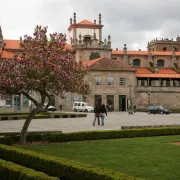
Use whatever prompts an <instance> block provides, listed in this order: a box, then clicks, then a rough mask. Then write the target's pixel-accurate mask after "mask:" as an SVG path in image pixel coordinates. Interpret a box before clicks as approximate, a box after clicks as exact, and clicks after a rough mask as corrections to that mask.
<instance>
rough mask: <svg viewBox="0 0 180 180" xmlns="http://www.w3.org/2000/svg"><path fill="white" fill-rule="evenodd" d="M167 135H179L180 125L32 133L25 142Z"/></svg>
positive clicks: (8, 143)
mask: <svg viewBox="0 0 180 180" xmlns="http://www.w3.org/2000/svg"><path fill="white" fill-rule="evenodd" d="M167 135H180V127H162V128H139V129H122V130H106V131H84V132H73V133H43V134H38V133H34V134H28V135H27V142H33V141H36V142H38V141H45V142H68V141H84V140H99V139H118V138H134V137H151V136H167ZM10 139H11V140H10ZM19 139H20V137H19V136H9V137H7V139H4V140H0V143H2V144H7V145H10V144H11V143H18V142H19ZM6 141H7V142H6ZM10 142H11V143H10Z"/></svg>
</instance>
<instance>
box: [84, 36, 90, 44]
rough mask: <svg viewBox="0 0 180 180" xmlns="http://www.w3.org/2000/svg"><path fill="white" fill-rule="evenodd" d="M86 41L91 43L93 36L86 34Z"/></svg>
mask: <svg viewBox="0 0 180 180" xmlns="http://www.w3.org/2000/svg"><path fill="white" fill-rule="evenodd" d="M83 41H84V43H90V42H91V36H90V35H86V36H84V40H83Z"/></svg>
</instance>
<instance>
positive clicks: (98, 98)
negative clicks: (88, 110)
mask: <svg viewBox="0 0 180 180" xmlns="http://www.w3.org/2000/svg"><path fill="white" fill-rule="evenodd" d="M96 104H98V105H102V96H101V95H95V96H94V106H96Z"/></svg>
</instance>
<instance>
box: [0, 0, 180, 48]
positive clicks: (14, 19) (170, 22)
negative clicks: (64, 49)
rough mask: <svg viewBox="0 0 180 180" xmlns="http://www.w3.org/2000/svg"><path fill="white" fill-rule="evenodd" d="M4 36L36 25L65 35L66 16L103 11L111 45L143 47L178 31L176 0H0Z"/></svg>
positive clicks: (25, 31) (16, 34)
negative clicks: (149, 42) (151, 41)
mask: <svg viewBox="0 0 180 180" xmlns="http://www.w3.org/2000/svg"><path fill="white" fill-rule="evenodd" d="M0 5H1V11H0V17H1V21H0V23H1V25H2V30H3V35H4V38H6V39H19V37H20V35H25V34H31V33H32V32H33V29H34V27H35V26H36V25H37V24H39V25H43V26H48V27H49V31H50V32H62V33H66V34H68V31H67V29H68V26H69V19H70V18H71V17H72V16H73V12H76V13H77V21H81V20H83V19H88V20H90V21H93V20H94V19H96V20H97V21H98V14H99V13H101V14H102V23H103V24H104V28H103V38H105V37H107V36H108V34H111V37H112V46H113V48H116V47H117V48H119V49H121V48H123V44H127V47H128V49H136V50H138V49H146V45H147V42H148V41H150V40H152V39H155V38H156V37H157V38H169V39H171V38H175V37H176V35H177V34H179V27H178V24H179V23H180V19H179V17H180V11H179V6H180V1H179V0H171V1H168V0H158V1H156V0H136V1H132V0H111V1H109V0H103V1H97V0H76V1H74V0H31V1H25V0H16V1H15V0H6V1H5V0H0Z"/></svg>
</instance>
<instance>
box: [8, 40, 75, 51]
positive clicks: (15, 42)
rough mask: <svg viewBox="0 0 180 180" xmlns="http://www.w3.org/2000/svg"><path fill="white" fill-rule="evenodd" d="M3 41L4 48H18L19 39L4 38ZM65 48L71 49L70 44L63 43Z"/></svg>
mask: <svg viewBox="0 0 180 180" xmlns="http://www.w3.org/2000/svg"><path fill="white" fill-rule="evenodd" d="M4 43H5V44H6V46H5V49H17V50H18V49H19V46H20V40H9V39H5V40H4ZM65 48H66V49H69V50H71V48H72V47H71V45H70V44H66V45H65Z"/></svg>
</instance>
